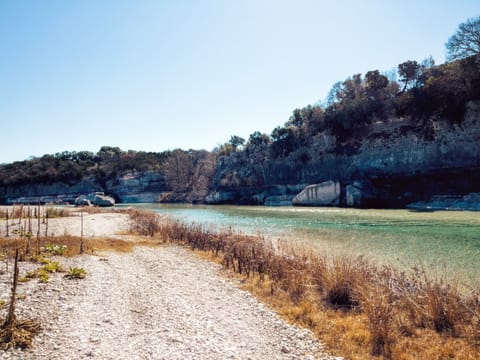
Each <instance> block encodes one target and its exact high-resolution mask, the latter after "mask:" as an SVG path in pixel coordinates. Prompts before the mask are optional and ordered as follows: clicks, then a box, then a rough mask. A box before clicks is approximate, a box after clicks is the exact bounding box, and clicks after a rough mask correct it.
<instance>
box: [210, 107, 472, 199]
mask: <svg viewBox="0 0 480 360" xmlns="http://www.w3.org/2000/svg"><path fill="white" fill-rule="evenodd" d="M407 124H408V121H406V120H405V119H390V120H389V121H388V122H379V123H375V124H372V125H371V126H369V128H368V129H364V134H365V135H364V137H363V138H362V140H361V141H359V142H357V143H353V144H351V143H348V142H347V143H342V144H340V143H338V142H337V141H336V139H335V138H334V137H332V136H329V135H326V134H320V135H319V136H317V137H315V138H313V139H311V141H310V143H309V144H308V146H305V147H303V148H300V149H297V150H295V151H294V152H292V153H290V154H289V155H288V156H287V157H284V158H273V157H272V156H270V155H269V152H268V148H267V147H268V145H262V146H263V148H262V147H261V146H260V147H257V148H254V149H248V148H247V149H246V150H244V151H239V152H234V153H232V154H230V155H229V156H224V157H220V158H219V159H218V162H217V169H216V172H215V174H214V178H213V182H212V187H211V193H210V195H209V196H208V197H207V202H209V203H225V202H234V203H243V204H268V203H269V202H270V204H275V200H276V199H279V201H282V202H283V204H285V203H286V202H288V200H292V199H294V198H295V196H297V194H298V193H299V192H300V191H301V189H302V188H303V187H305V186H307V185H311V184H321V183H324V182H328V181H331V182H334V183H338V184H339V190H338V192H339V197H338V202H336V200H335V201H333V202H330V201H326V202H322V201H320V202H322V203H323V204H325V205H328V204H330V205H337V204H339V205H342V206H363V207H402V206H405V205H407V204H409V203H413V202H418V201H429V200H430V199H432V198H433V197H434V196H436V195H442V194H445V195H455V196H464V195H467V194H469V193H476V192H480V101H475V102H474V101H471V102H469V103H468V104H467V108H466V113H465V118H464V120H463V122H461V124H452V123H451V122H449V121H446V120H444V119H432V120H431V125H432V129H433V133H432V134H431V136H430V137H428V138H427V137H425V136H422V135H421V132H419V131H418V129H412V128H411V127H409V126H407ZM339 149H340V151H339ZM299 188H300V189H299ZM301 198H302V197H301ZM301 198H298V197H297V199H296V200H295V201H294V204H298V205H309V204H312V202H313V203H316V202H315V200H313V199H312V198H311V197H309V196H304V197H303V199H304V200H305V201H302V200H301ZM271 200H273V202H272V201H271Z"/></svg>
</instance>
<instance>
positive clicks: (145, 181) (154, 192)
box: [106, 171, 169, 203]
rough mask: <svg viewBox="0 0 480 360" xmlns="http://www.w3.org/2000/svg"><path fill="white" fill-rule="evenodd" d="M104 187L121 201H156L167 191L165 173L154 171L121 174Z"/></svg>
mask: <svg viewBox="0 0 480 360" xmlns="http://www.w3.org/2000/svg"><path fill="white" fill-rule="evenodd" d="M106 189H107V191H106V192H107V193H110V194H113V195H114V196H115V197H116V198H117V199H118V200H119V201H120V202H122V203H142V202H145V203H151V202H157V201H159V199H160V197H161V196H162V194H163V193H164V192H166V191H169V188H168V186H167V184H166V181H165V175H164V174H162V173H160V172H154V171H147V172H129V173H126V174H123V175H121V176H119V177H117V178H115V179H113V180H110V181H108V182H107V184H106Z"/></svg>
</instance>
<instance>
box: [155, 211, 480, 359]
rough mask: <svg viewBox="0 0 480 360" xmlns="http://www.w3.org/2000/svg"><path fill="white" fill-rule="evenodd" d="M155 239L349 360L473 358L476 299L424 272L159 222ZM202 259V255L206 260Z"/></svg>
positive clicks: (477, 333)
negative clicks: (210, 267)
mask: <svg viewBox="0 0 480 360" xmlns="http://www.w3.org/2000/svg"><path fill="white" fill-rule="evenodd" d="M158 236H160V238H162V239H163V241H166V242H172V243H179V244H183V245H186V246H189V247H190V248H192V249H196V250H200V251H201V252H202V254H203V256H204V257H207V258H215V259H216V261H217V262H220V263H222V264H223V265H224V266H225V268H227V269H229V270H231V271H232V272H233V273H234V274H236V275H235V276H239V277H241V279H242V282H243V283H244V286H245V288H247V289H248V290H249V291H251V292H252V293H254V294H255V295H256V296H258V297H259V298H261V299H263V300H264V301H265V302H267V303H269V304H270V305H271V306H272V307H273V308H275V309H276V310H277V311H278V312H279V313H280V314H282V315H283V316H285V317H286V318H288V319H289V320H291V321H293V322H295V323H298V324H301V325H302V326H305V327H308V328H310V329H311V330H312V331H314V332H315V333H316V334H317V335H318V336H319V338H320V339H321V340H322V341H323V342H325V343H326V345H327V347H328V348H329V349H330V350H331V351H332V352H333V353H335V354H339V355H342V356H344V357H346V358H348V359H372V358H378V359H405V360H413V359H479V358H480V341H479V340H480V297H479V294H478V292H477V291H472V292H471V293H465V292H462V291H460V290H459V287H458V286H456V284H453V283H448V282H446V280H445V278H443V277H441V276H431V275H428V274H427V272H426V271H425V269H423V268H418V269H412V272H411V273H410V274H406V273H401V272H398V271H396V270H395V269H393V268H390V267H378V266H376V265H375V264H372V263H370V262H369V261H367V260H366V259H364V258H361V257H360V258H329V257H328V256H318V255H314V254H309V253H308V252H306V251H292V249H289V250H288V251H286V250H285V249H284V248H279V246H274V245H273V244H272V243H270V242H268V241H266V240H265V239H262V238H259V237H254V236H246V235H242V234H235V233H232V232H231V231H230V230H227V231H212V230H211V229H209V228H206V227H205V226H202V225H199V224H190V225H188V224H184V223H181V222H178V221H170V220H168V221H163V222H162V223H161V224H160V226H159V228H158ZM207 254H209V255H207Z"/></svg>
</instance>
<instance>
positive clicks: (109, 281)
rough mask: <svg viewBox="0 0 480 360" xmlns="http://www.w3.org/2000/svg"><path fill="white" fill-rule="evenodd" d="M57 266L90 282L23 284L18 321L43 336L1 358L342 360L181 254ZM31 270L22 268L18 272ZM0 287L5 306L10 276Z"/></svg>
mask: <svg viewBox="0 0 480 360" xmlns="http://www.w3.org/2000/svg"><path fill="white" fill-rule="evenodd" d="M59 260H60V261H61V262H62V263H63V264H64V266H65V267H68V266H80V267H83V268H85V269H86V270H87V272H88V276H87V278H86V279H83V280H66V279H64V278H63V276H62V274H55V275H54V276H53V277H52V279H51V281H50V282H49V283H48V284H39V283H37V281H36V280H33V281H31V282H28V283H25V284H21V285H20V286H19V293H21V294H25V295H26V296H25V299H23V300H19V301H18V316H19V317H20V318H22V317H25V316H28V317H34V318H37V319H38V320H39V321H40V322H41V323H42V327H43V329H42V332H41V333H40V334H39V335H38V336H37V337H36V338H35V340H34V346H33V348H32V349H31V350H25V351H21V350H9V351H7V352H3V351H0V358H2V359H339V358H334V357H329V356H327V355H325V354H324V353H323V352H322V346H321V344H319V343H318V341H317V340H316V339H315V338H314V337H313V336H312V334H311V333H310V332H309V331H307V330H301V329H298V328H296V327H293V326H291V325H288V324H287V323H285V322H284V321H283V320H281V319H280V318H279V317H278V316H277V315H276V314H275V313H274V312H272V311H271V310H269V309H268V308H267V307H265V306H264V305H262V304H261V303H259V302H258V301H257V300H256V299H255V298H254V297H253V296H252V295H250V294H249V293H248V292H245V291H243V290H240V289H239V288H237V287H236V286H235V285H233V284H231V283H230V282H229V281H227V280H226V279H225V278H224V277H222V276H221V274H219V270H220V267H219V265H216V264H213V263H210V262H208V261H205V260H202V259H199V258H197V257H195V256H194V255H193V254H192V253H191V252H189V251H188V250H185V249H183V248H180V247H176V246H168V247H160V248H149V247H137V248H136V249H135V250H134V252H133V253H127V254H119V253H108V254H106V255H105V256H104V257H100V256H92V255H85V256H79V257H76V258H72V259H66V258H59ZM33 266H34V265H33V264H29V263H21V272H23V273H24V272H26V271H27V270H28V269H31V268H32V267H33ZM9 273H10V272H9ZM0 280H1V283H0V298H3V299H7V298H8V293H9V289H10V283H9V282H10V281H11V279H10V274H3V275H1V276H0ZM4 311H5V310H3V312H2V314H1V315H2V316H3V314H4Z"/></svg>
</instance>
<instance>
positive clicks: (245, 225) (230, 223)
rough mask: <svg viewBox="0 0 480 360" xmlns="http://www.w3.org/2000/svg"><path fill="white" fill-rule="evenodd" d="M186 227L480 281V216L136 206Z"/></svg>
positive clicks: (192, 206)
mask: <svg viewBox="0 0 480 360" xmlns="http://www.w3.org/2000/svg"><path fill="white" fill-rule="evenodd" d="M134 206H138V207H146V208H149V209H152V210H155V211H157V212H159V213H161V214H167V215H169V216H171V217H173V218H177V219H181V220H184V221H187V222H200V223H204V224H211V225H212V226H215V227H216V228H218V229H220V228H225V227H231V228H233V229H235V230H237V231H241V232H244V233H248V234H261V235H264V236H269V237H273V238H279V239H283V240H285V241H287V242H292V243H294V244H296V245H307V246H308V247H312V248H314V249H315V250H316V251H319V252H324V251H325V252H327V254H337V255H343V254H346V255H354V256H356V255H365V256H367V257H368V258H372V259H375V261H377V262H380V263H387V264H392V265H394V266H397V267H398V266H400V267H402V268H410V267H411V266H412V265H422V266H425V267H426V268H428V269H430V270H433V271H436V272H439V275H442V276H443V275H446V276H447V277H448V278H451V279H458V280H461V281H468V282H472V281H473V282H474V283H477V281H478V280H479V279H480V263H479V260H480V212H468V211H433V212H418V211H409V210H360V209H343V208H299V207H261V206H202V205H163V204H162V205H158V204H136V205H134Z"/></svg>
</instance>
